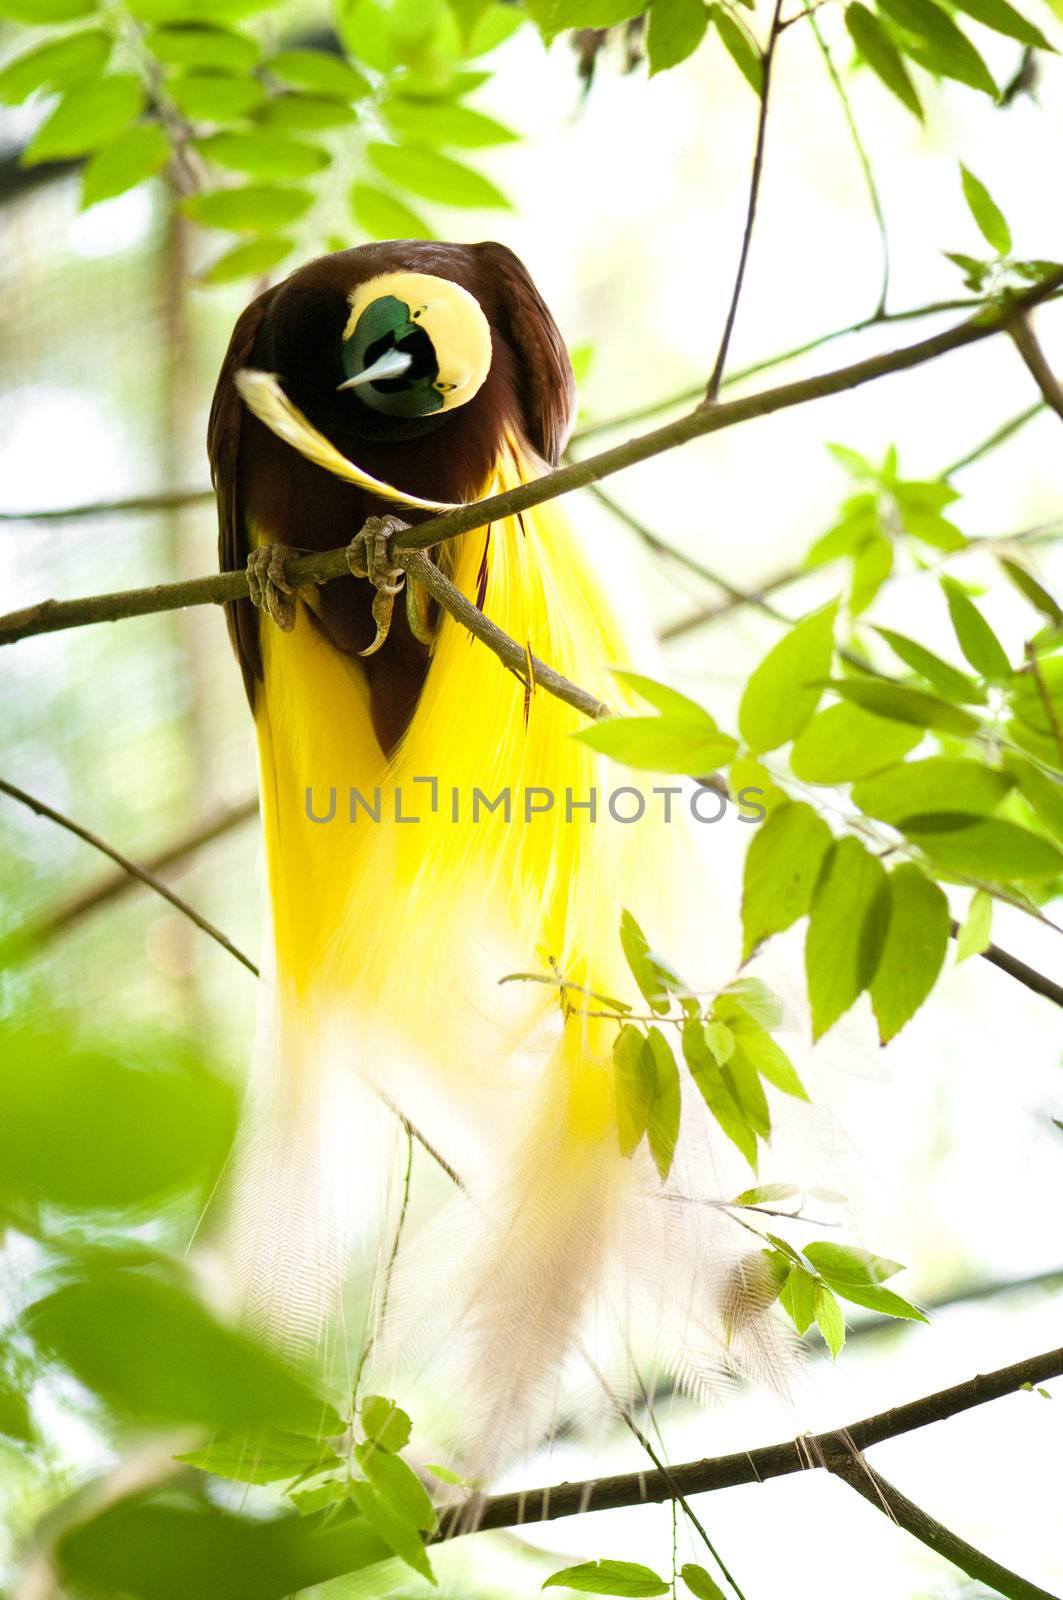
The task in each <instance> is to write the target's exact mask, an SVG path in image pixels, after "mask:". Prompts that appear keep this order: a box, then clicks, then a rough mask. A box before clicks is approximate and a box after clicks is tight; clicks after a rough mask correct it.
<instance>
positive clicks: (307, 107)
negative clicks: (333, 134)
mask: <svg viewBox="0 0 1063 1600" xmlns="http://www.w3.org/2000/svg"><path fill="white" fill-rule="evenodd" d="M255 120H256V122H257V123H258V125H259V127H260V128H269V129H270V130H271V131H272V132H274V133H328V132H330V131H331V129H333V128H343V127H349V126H350V124H351V123H352V122H357V121H358V113H357V112H356V111H355V110H354V109H353V107H351V106H347V105H343V104H342V103H341V102H340V101H339V100H327V99H323V98H320V97H317V96H314V95H307V94H284V95H279V96H277V97H275V98H274V99H272V100H267V101H266V103H265V104H264V105H263V106H262V107H261V108H260V109H259V111H258V112H257V114H256V117H255Z"/></svg>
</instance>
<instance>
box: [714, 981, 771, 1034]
mask: <svg viewBox="0 0 1063 1600" xmlns="http://www.w3.org/2000/svg"><path fill="white" fill-rule="evenodd" d="M712 1010H713V1015H714V1016H718V1017H722V1018H723V1019H724V1020H725V1021H727V1022H729V1023H732V1024H733V1025H734V1026H735V1027H740V1028H748V1027H749V1025H750V1023H752V1024H753V1025H754V1026H755V1027H760V1028H777V1027H778V1026H779V1024H780V1022H781V1021H782V1013H783V1007H782V1001H781V1000H780V999H779V996H778V995H777V994H776V993H775V991H774V990H773V989H769V988H768V985H767V984H766V983H765V982H764V980H763V978H736V979H735V980H734V982H733V983H729V984H728V985H727V988H726V989H724V990H723V991H722V992H721V993H720V994H719V995H717V997H716V999H715V1001H714V1002H713V1007H712Z"/></svg>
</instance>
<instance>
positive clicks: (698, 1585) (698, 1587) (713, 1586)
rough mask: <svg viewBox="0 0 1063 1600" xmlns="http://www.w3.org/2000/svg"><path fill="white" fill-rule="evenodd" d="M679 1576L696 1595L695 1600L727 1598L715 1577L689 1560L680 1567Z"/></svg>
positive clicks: (723, 1599) (721, 1599)
mask: <svg viewBox="0 0 1063 1600" xmlns="http://www.w3.org/2000/svg"><path fill="white" fill-rule="evenodd" d="M679 1576H680V1577H681V1578H682V1580H683V1582H684V1583H685V1584H686V1586H687V1588H688V1589H689V1590H690V1592H691V1594H692V1595H693V1596H694V1600H727V1597H726V1596H725V1594H724V1592H723V1590H722V1589H721V1588H720V1586H719V1584H718V1583H717V1582H716V1580H715V1579H714V1578H710V1577H709V1574H708V1573H707V1572H706V1571H705V1568H704V1567H698V1566H695V1565H694V1563H693V1562H691V1561H688V1562H687V1563H686V1564H685V1565H684V1566H682V1567H680V1569H679Z"/></svg>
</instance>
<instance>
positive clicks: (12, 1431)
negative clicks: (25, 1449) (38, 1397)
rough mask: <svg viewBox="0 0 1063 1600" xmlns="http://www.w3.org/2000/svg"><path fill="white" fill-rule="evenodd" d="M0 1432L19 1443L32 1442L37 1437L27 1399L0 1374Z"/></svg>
mask: <svg viewBox="0 0 1063 1600" xmlns="http://www.w3.org/2000/svg"><path fill="white" fill-rule="evenodd" d="M0 1434H2V1435H3V1436H4V1437H5V1438H7V1439H17V1440H18V1442H19V1443H20V1444H33V1443H34V1441H35V1440H36V1437H37V1434H36V1429H35V1428H34V1426H33V1416H32V1413H31V1412H30V1407H29V1401H28V1400H27V1398H26V1396H25V1395H24V1394H23V1393H22V1392H21V1391H20V1390H18V1389H15V1388H13V1387H12V1386H11V1384H10V1383H8V1381H7V1379H6V1378H5V1377H3V1376H2V1375H0Z"/></svg>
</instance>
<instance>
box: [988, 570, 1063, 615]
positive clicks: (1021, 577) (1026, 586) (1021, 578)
mask: <svg viewBox="0 0 1063 1600" xmlns="http://www.w3.org/2000/svg"><path fill="white" fill-rule="evenodd" d="M998 559H999V561H1000V565H1001V568H1002V569H1003V571H1004V573H1005V575H1006V577H1007V578H1008V580H1009V582H1010V583H1012V584H1013V585H1014V587H1015V588H1016V589H1018V591H1019V593H1020V594H1021V595H1022V596H1023V597H1024V598H1025V599H1027V600H1028V601H1029V602H1030V604H1031V605H1032V606H1034V607H1035V608H1036V609H1037V610H1038V611H1040V613H1041V615H1042V616H1044V617H1047V618H1048V620H1049V622H1050V623H1052V624H1053V625H1054V626H1057V627H1058V625H1059V624H1060V623H1061V622H1063V606H1060V604H1059V602H1058V601H1057V600H1056V598H1055V596H1054V595H1051V594H1049V592H1048V590H1047V589H1046V588H1045V587H1044V585H1043V584H1042V583H1039V582H1038V580H1037V579H1036V578H1035V577H1034V575H1033V573H1032V572H1030V571H1029V570H1028V569H1027V568H1026V567H1023V566H1020V565H1019V563H1018V562H1017V561H1012V560H1011V559H1010V558H1009V557H1008V556H1000V557H999V558H998Z"/></svg>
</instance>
